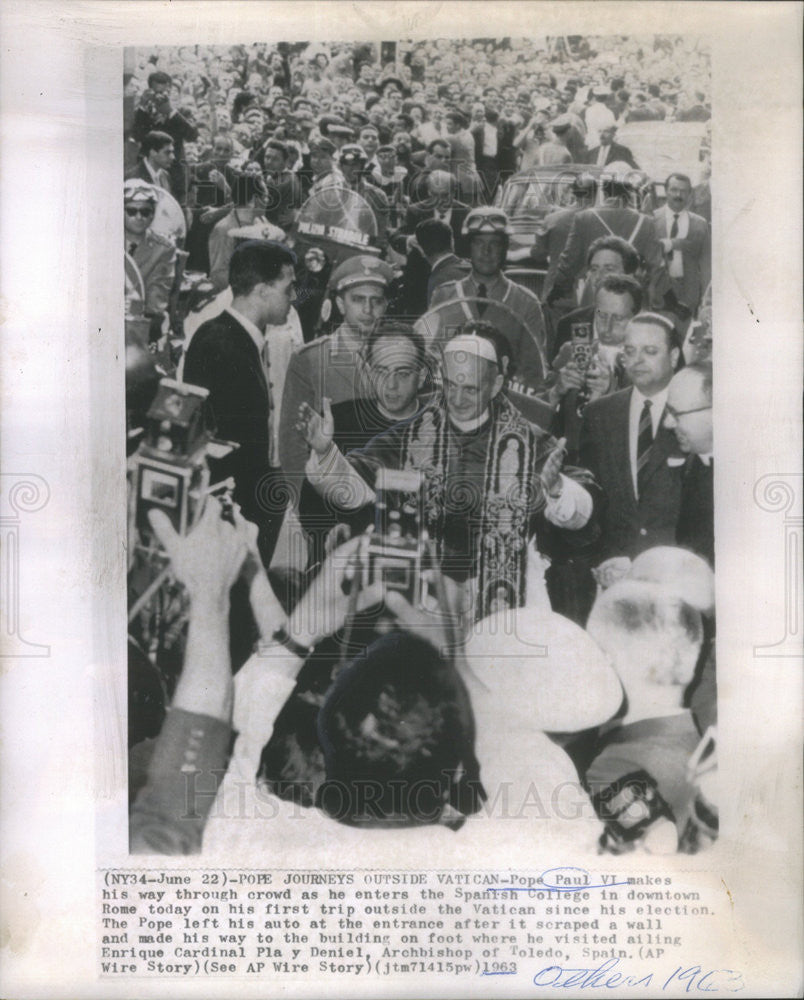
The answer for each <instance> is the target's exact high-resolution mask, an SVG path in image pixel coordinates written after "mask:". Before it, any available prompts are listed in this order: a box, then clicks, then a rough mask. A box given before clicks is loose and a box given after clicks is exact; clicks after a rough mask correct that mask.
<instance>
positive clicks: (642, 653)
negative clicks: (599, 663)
mask: <svg viewBox="0 0 804 1000" xmlns="http://www.w3.org/2000/svg"><path fill="white" fill-rule="evenodd" d="M586 629H587V632H588V633H589V634H590V635H591V636H592V638H593V639H594V640H595V641H596V642H597V643H598V645H599V646H600V647H601V649H603V651H604V652H606V653H608V655H609V656H610V658H611V661H612V663H613V665H614V668H615V670H616V671H617V673H618V674H619V676H620V679H621V681H622V683H623V687H624V688H625V690H626V693H628V691H629V689H631V690H634V689H638V688H645V687H664V688H666V687H675V688H678V689H679V697H680V696H681V694H682V693H683V689H684V688H685V687H686V686H687V684H689V682H690V681H691V680H692V677H693V674H694V673H695V665H696V663H697V660H698V654H699V652H700V649H701V643H702V641H703V626H702V624H701V616H700V615H699V613H698V612H697V611H696V610H695V608H693V607H691V605H689V604H688V603H687V602H686V601H685V600H683V599H682V598H681V596H680V595H679V594H678V593H677V592H676V591H675V590H673V589H671V588H669V587H665V586H663V585H662V584H659V583H649V582H646V581H644V580H631V579H624V580H620V581H619V582H618V583H615V584H614V585H613V586H612V587H609V588H608V590H605V591H603V592H602V593H601V594H600V596H599V597H598V598H597V600H596V601H595V606H594V607H593V608H592V613H591V615H590V616H589V621H588V623H587V626H586Z"/></svg>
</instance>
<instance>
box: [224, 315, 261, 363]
mask: <svg viewBox="0 0 804 1000" xmlns="http://www.w3.org/2000/svg"><path fill="white" fill-rule="evenodd" d="M226 312H228V313H230V314H231V315H232V316H234V318H235V319H236V320H237V322H238V323H239V324H240V325H241V326H242V327H243V329H244V330H245V331H246V332H247V333H248V335H249V337H251V339H252V340H253V341H254V346H255V347H256V348H257V350H258V351H260V352H262V349H263V346H264V345H265V334H264V333H263V332H262V330H260V328H259V327H258V326H256V325H255V324H254V323H252V322H251V320H250V319H248V318H247V317H246V316H244V315H243V314H242V313H239V312H238V311H237V310H236V309H235V308H234V307H232V306H227V307H226Z"/></svg>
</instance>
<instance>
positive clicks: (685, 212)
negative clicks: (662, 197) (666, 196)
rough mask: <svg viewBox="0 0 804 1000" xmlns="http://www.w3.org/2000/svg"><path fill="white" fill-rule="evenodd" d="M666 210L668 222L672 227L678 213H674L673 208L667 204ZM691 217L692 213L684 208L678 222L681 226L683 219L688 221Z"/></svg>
mask: <svg viewBox="0 0 804 1000" xmlns="http://www.w3.org/2000/svg"><path fill="white" fill-rule="evenodd" d="M664 210H665V212H666V214H667V221H668V223H669V224H670V225H672V223H673V219H674V218H675V216H676V213H675V212H674V211H673V210H672V208H670V206H669V205H667V204H665V206H664ZM689 216H690V213H689V211H688V210H687V209H686V208H683V209H682V210H681V211H680V212H679V213H678V222H679V225H681V220H682V219H684V220H685V221H686V220H687V219H688V218H689Z"/></svg>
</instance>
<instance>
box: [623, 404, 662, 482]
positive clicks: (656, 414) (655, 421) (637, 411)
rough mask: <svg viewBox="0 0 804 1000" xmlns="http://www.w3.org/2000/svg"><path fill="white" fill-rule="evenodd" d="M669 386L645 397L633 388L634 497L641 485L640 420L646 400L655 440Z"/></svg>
mask: <svg viewBox="0 0 804 1000" xmlns="http://www.w3.org/2000/svg"><path fill="white" fill-rule="evenodd" d="M668 389H669V385H668V386H665V388H664V389H662V391H661V392H657V393H656V395H655V396H645V395H643V394H642V393H641V392H640V391H639V389H637V387H636V386H634V387H633V390H634V391H633V392H632V393H631V405H630V409H629V414H628V454H629V457H630V459H631V482H632V483H633V486H634V496H635V497H638V496H639V483H638V481H637V446H638V437H639V418H640V416H641V414H642V407H643V406H644V404H645V400H646V399H650V402H651V408H650V422H651V426H652V428H653V438H654V440H655V439H656V434H657V433H658V431H659V427H660V426H661V420H662V413H663V412H664V405H665V403H666V402H667V393H668Z"/></svg>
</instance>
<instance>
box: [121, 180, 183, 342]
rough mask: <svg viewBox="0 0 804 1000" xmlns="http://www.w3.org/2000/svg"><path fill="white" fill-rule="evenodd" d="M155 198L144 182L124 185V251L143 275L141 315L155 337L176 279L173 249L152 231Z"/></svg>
mask: <svg viewBox="0 0 804 1000" xmlns="http://www.w3.org/2000/svg"><path fill="white" fill-rule="evenodd" d="M158 198H159V196H158V193H157V190H156V188H155V187H154V186H153V185H152V184H147V183H146V182H145V181H141V180H137V179H136V178H134V179H132V180H128V181H126V182H125V184H124V186H123V204H124V209H125V215H124V218H123V226H124V230H125V240H126V242H125V250H126V253H127V254H128V255H129V256H130V257H131V258H132V259H133V260H134V263H135V264H136V265H137V267H138V268H139V272H140V275H141V276H142V280H143V284H144V286H145V303H144V313H145V316H146V317H147V318H148V319H150V320H151V331H152V334H156V335H157V337H158V333H159V331H160V327H161V324H162V318H163V316H164V314H165V313H166V312H167V309H168V301H169V299H170V293H171V291H172V289H173V282H174V279H175V277H176V248H175V246H174V245H173V244H172V243H171V242H170V240H169V239H167V237H165V236H161V235H160V234H159V233H155V232H154V231H153V230H152V229H151V223H152V222H153V221H154V215H155V213H156V204H157V201H158ZM151 339H154V337H153V336H152V338H151Z"/></svg>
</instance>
